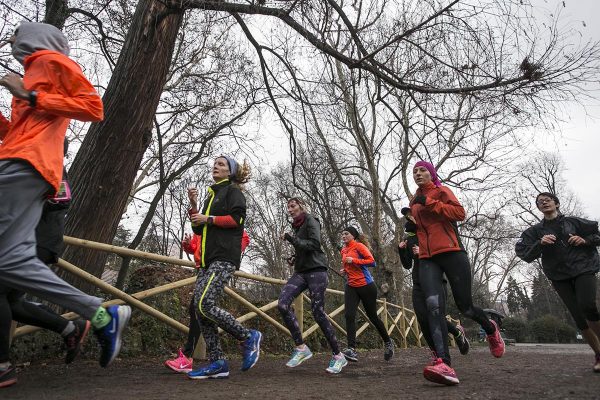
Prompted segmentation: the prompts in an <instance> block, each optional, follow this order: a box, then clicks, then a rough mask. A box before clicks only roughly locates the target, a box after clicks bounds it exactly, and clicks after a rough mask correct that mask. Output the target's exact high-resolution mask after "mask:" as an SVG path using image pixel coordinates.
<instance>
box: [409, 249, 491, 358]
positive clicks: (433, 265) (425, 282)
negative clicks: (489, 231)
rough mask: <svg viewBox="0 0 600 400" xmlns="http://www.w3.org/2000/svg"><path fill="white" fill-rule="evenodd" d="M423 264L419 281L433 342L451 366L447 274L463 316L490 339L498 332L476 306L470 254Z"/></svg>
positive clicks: (460, 253)
mask: <svg viewBox="0 0 600 400" xmlns="http://www.w3.org/2000/svg"><path fill="white" fill-rule="evenodd" d="M419 262H420V268H419V281H420V282H421V287H422V288H423V292H424V293H425V304H426V306H427V317H428V321H429V331H430V333H431V339H432V341H433V344H434V348H435V352H436V354H437V356H438V357H439V358H441V359H442V360H443V361H444V362H445V363H446V364H448V365H450V352H449V351H448V325H447V321H446V298H445V296H444V287H443V286H444V284H443V276H444V274H445V275H446V278H447V279H448V282H449V283H450V288H451V289H452V295H453V296H454V301H455V302H456V306H457V307H458V309H459V310H460V312H461V313H462V314H463V315H464V316H465V317H467V318H470V319H472V320H473V321H475V322H477V323H478V324H479V325H481V326H482V328H483V329H484V330H485V332H486V333H487V334H488V335H489V334H492V333H494V331H495V328H494V325H492V323H491V322H490V320H489V319H488V318H487V316H486V315H485V313H484V312H483V310H482V309H481V308H479V307H476V306H474V305H473V298H472V296H471V265H470V264H469V259H468V257H467V253H465V252H464V251H452V252H447V253H442V254H437V255H435V256H433V257H431V258H424V259H421V260H419Z"/></svg>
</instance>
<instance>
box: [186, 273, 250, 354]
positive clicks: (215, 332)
mask: <svg viewBox="0 0 600 400" xmlns="http://www.w3.org/2000/svg"><path fill="white" fill-rule="evenodd" d="M234 272H235V265H233V264H231V263H228V262H226V261H214V262H212V263H211V264H210V265H209V266H208V268H206V269H205V270H201V271H200V272H199V274H198V279H197V280H196V287H195V289H194V302H195V305H196V317H197V319H198V325H199V327H200V331H201V332H202V335H203V336H204V340H205V341H206V349H207V350H208V356H209V359H210V361H216V360H223V359H225V354H224V353H223V349H221V343H220V341H219V328H221V329H223V330H224V331H225V332H227V333H229V334H230V335H231V336H233V337H235V338H236V339H237V340H245V339H246V338H248V337H249V336H250V331H249V330H248V329H246V328H244V327H243V326H242V325H241V324H240V323H239V322H237V321H236V320H235V318H234V317H233V315H231V314H229V313H228V312H227V311H225V310H223V309H221V308H219V307H217V302H218V301H219V299H220V298H221V297H222V295H223V291H224V290H225V285H226V284H227V282H228V281H229V279H230V278H231V275H233V273H234Z"/></svg>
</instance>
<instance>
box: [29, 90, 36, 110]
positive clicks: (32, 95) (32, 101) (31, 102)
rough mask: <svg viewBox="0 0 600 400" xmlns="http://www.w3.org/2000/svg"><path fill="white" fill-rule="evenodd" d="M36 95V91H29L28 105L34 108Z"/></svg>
mask: <svg viewBox="0 0 600 400" xmlns="http://www.w3.org/2000/svg"><path fill="white" fill-rule="evenodd" d="M37 96H38V92H36V91H35V90H32V91H31V92H29V107H31V108H35V106H36V105H37Z"/></svg>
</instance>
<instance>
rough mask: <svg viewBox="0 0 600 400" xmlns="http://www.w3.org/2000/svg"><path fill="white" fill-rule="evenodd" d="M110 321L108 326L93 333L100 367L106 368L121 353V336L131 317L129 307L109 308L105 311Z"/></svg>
mask: <svg viewBox="0 0 600 400" xmlns="http://www.w3.org/2000/svg"><path fill="white" fill-rule="evenodd" d="M106 311H107V312H108V313H109V314H110V316H111V320H110V322H109V324H108V325H106V326H105V327H103V328H100V329H98V330H97V331H95V332H94V334H95V335H96V338H97V339H98V343H100V366H101V367H103V368H106V367H108V366H109V365H110V363H112V362H113V360H114V359H115V358H116V357H117V355H118V354H119V351H121V335H122V334H123V331H124V330H125V327H126V326H127V323H128V322H129V318H130V317H131V307H129V306H110V307H108V308H107V309H106Z"/></svg>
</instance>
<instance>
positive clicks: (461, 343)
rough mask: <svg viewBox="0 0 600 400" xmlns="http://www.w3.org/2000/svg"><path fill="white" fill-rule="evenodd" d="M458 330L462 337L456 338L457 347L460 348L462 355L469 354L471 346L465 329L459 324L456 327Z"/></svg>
mask: <svg viewBox="0 0 600 400" xmlns="http://www.w3.org/2000/svg"><path fill="white" fill-rule="evenodd" d="M456 329H458V331H459V332H460V335H458V336H456V337H455V338H454V339H455V340H456V345H457V346H458V350H459V351H460V354H462V355H465V354H467V353H468V352H469V348H470V347H471V344H470V343H469V339H467V334H466V333H465V328H463V327H462V325H460V324H458V325H456Z"/></svg>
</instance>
